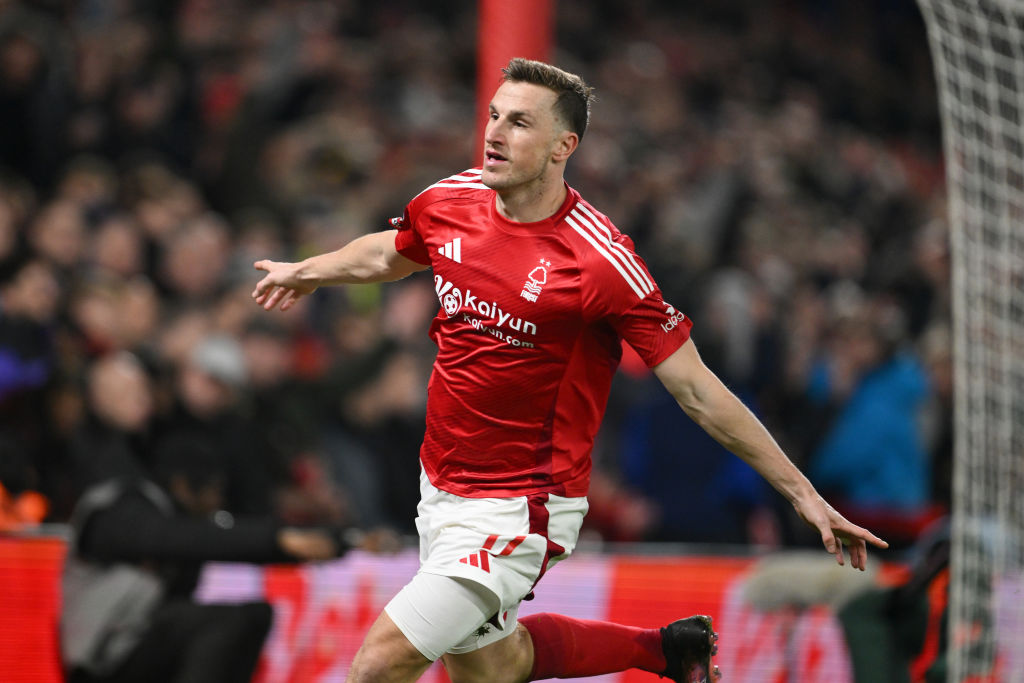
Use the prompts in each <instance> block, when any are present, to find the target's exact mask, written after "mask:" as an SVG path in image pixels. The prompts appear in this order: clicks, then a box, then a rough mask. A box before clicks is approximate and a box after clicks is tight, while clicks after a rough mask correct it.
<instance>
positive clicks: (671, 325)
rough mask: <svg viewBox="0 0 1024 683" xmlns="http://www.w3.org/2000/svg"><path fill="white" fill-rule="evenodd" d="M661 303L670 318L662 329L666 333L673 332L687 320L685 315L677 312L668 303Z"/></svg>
mask: <svg viewBox="0 0 1024 683" xmlns="http://www.w3.org/2000/svg"><path fill="white" fill-rule="evenodd" d="M661 303H662V304H664V305H665V315H666V316H667V317H668V319H667V320H666V321H665V322H663V323H662V324H661V329H663V330H665V332H671V331H672V330H674V329H676V328H677V327H679V325H681V324H682V322H683V321H684V320H686V316H685V315H683V312H682V311H677V310H676V309H675V308H673V307H672V305H671V304H670V303H668V302H667V301H662V302H661Z"/></svg>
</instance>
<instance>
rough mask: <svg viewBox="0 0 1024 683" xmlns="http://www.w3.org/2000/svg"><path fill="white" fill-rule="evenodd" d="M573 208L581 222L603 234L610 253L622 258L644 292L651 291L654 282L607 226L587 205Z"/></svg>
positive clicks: (578, 205)
mask: <svg viewBox="0 0 1024 683" xmlns="http://www.w3.org/2000/svg"><path fill="white" fill-rule="evenodd" d="M573 210H574V211H575V212H577V214H576V215H577V217H578V218H579V219H580V220H581V222H584V223H585V224H586V223H589V226H590V227H591V228H596V229H597V230H598V231H599V232H600V233H601V235H602V236H603V240H602V241H603V242H605V243H606V244H607V245H608V246H609V247H610V250H611V252H612V253H614V254H616V255H618V256H619V258H621V259H622V261H623V263H624V264H625V266H626V268H628V269H629V271H630V272H631V273H632V274H633V275H634V277H636V279H637V281H638V282H639V283H640V284H641V286H643V288H644V290H645V291H646V292H651V291H653V289H654V283H653V282H651V278H650V276H648V275H647V273H646V271H645V270H644V268H642V267H641V266H640V264H638V263H637V262H636V258H635V257H634V256H633V253H632V252H630V250H629V249H626V248H625V247H624V246H622V245H621V244H619V243H618V242H616V241H615V240H613V239H612V233H611V231H610V230H608V227H607V226H606V225H605V224H604V223H602V222H601V221H600V220H598V218H597V216H595V215H594V214H593V213H591V212H590V210H589V209H587V207H585V206H583V205H582V204H577V205H576V206H575V208H574V209H573ZM581 211H582V212H583V213H584V214H586V215H587V217H589V218H590V220H589V221H587V220H586V219H585V218H583V216H581V215H580V214H579V213H578V212H581Z"/></svg>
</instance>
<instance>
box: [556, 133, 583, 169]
mask: <svg viewBox="0 0 1024 683" xmlns="http://www.w3.org/2000/svg"><path fill="white" fill-rule="evenodd" d="M579 144H580V136H579V135H576V133H574V132H572V131H571V130H568V129H566V130H563V131H561V132H560V133H559V134H558V138H556V140H555V148H554V150H553V151H552V152H551V160H552V161H555V162H562V161H565V160H566V159H568V158H569V157H571V156H572V153H573V152H575V151H576V148H577V147H578V146H579Z"/></svg>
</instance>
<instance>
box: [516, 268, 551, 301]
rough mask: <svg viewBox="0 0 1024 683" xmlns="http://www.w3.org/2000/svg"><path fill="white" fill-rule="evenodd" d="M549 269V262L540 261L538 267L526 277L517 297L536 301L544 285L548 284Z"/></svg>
mask: <svg viewBox="0 0 1024 683" xmlns="http://www.w3.org/2000/svg"><path fill="white" fill-rule="evenodd" d="M550 267H551V261H545V260H544V259H541V260H540V265H539V266H537V267H535V268H534V269H533V270H531V271H530V274H529V275H527V276H526V282H524V283H523V291H522V292H521V293H520V294H519V296H521V297H523V298H524V299H526V300H527V301H536V300H537V297H539V296H540V292H541V290H542V289H543V288H544V285H545V284H547V282H548V268H550Z"/></svg>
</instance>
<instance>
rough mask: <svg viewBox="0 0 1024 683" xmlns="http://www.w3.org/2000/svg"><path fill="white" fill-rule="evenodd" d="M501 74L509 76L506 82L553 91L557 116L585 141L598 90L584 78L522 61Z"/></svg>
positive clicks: (529, 60)
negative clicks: (595, 90)
mask: <svg viewBox="0 0 1024 683" xmlns="http://www.w3.org/2000/svg"><path fill="white" fill-rule="evenodd" d="M501 72H502V73H503V74H505V81H513V82H517V83H533V84H534V85H542V86H544V87H545V88H548V89H550V90H553V91H554V92H555V95H557V99H556V100H555V114H556V115H557V116H559V117H560V118H561V119H562V120H563V121H564V122H565V123H566V124H567V125H568V126H569V128H570V129H571V130H572V132H574V133H576V135H578V136H579V138H580V140H582V139H583V133H585V132H586V130H587V124H588V123H590V104H591V102H593V101H594V89H593V88H591V87H590V86H589V85H587V84H586V83H584V82H583V79H582V78H580V77H579V76H577V75H576V74H571V73H569V72H568V71H563V70H562V69H559V68H558V67H557V66H551V65H550V64H545V63H544V62H537V61H534V60H532V59H523V58H522V57H515V58H513V59H512V60H511V61H509V63H508V66H506V67H505V68H504V69H502V70H501Z"/></svg>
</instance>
